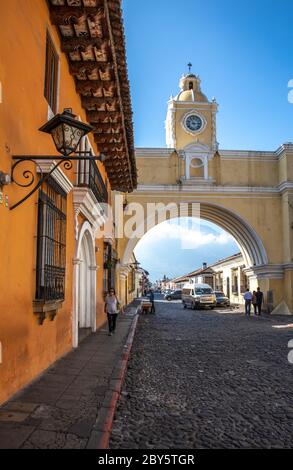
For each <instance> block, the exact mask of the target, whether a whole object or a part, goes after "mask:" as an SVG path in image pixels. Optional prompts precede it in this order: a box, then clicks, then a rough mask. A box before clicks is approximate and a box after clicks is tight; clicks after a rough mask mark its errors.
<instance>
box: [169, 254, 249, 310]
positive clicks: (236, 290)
mask: <svg viewBox="0 0 293 470" xmlns="http://www.w3.org/2000/svg"><path fill="white" fill-rule="evenodd" d="M186 283H191V284H209V285H210V286H211V287H212V288H213V289H214V290H215V291H221V292H224V293H225V295H226V296H227V297H228V298H229V299H230V301H231V303H232V304H243V303H244V298H243V294H244V293H245V291H246V290H247V289H248V288H249V287H250V286H249V278H248V277H247V276H246V274H245V263H244V259H243V256H242V255H241V253H237V254H235V255H233V256H229V257H228V258H225V259H222V260H219V261H217V262H216V263H213V264H211V265H209V266H208V265H207V263H203V265H202V267H201V268H198V269H196V270H195V271H193V272H191V273H188V274H186V275H184V276H181V277H178V278H176V279H173V281H172V287H173V288H175V289H176V288H177V289H179V288H183V286H184V284H186Z"/></svg>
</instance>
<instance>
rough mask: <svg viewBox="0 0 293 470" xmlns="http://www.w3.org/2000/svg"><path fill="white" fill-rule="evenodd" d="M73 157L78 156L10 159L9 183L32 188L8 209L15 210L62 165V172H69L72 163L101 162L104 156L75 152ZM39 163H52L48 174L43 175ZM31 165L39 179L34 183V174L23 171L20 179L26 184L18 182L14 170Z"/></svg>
mask: <svg viewBox="0 0 293 470" xmlns="http://www.w3.org/2000/svg"><path fill="white" fill-rule="evenodd" d="M74 155H78V156H74V157H71V156H67V157H62V156H60V155H58V156H52V155H47V156H46V155H30V156H24V155H17V156H14V157H12V159H13V161H14V163H13V165H12V168H11V181H12V182H13V183H15V184H16V185H17V186H20V187H21V188H30V187H31V186H33V185H34V184H35V185H34V187H33V189H32V190H31V191H30V192H29V193H28V194H27V195H26V196H25V197H23V198H22V199H21V200H20V201H18V202H17V203H15V204H13V205H12V206H11V207H10V210H14V209H16V208H17V207H18V206H20V205H21V204H23V203H24V202H25V201H27V199H29V198H30V197H31V196H32V195H33V194H34V193H35V192H36V191H37V190H38V189H39V188H40V187H41V185H42V184H43V183H45V182H46V181H47V180H48V179H49V178H50V176H51V175H52V174H53V173H54V171H56V170H57V169H58V168H59V167H60V166H61V165H63V167H64V170H71V169H72V167H73V163H72V162H74V161H90V160H95V161H97V160H99V161H103V158H105V157H104V156H100V157H96V156H95V155H93V154H92V152H91V151H87V152H75V154H74ZM40 161H51V162H52V163H53V162H54V165H53V167H52V168H51V169H50V171H49V172H46V173H44V172H43V170H42V168H41V166H40V164H39V162H40ZM28 162H30V163H33V164H34V165H35V167H36V168H38V170H39V173H40V177H39V178H38V180H37V181H36V177H35V174H34V173H33V171H32V170H28V169H26V170H24V171H23V172H22V178H23V179H24V180H27V182H26V183H24V182H20V181H19V180H18V179H17V178H16V177H15V170H16V169H17V168H18V167H19V166H20V165H21V164H25V163H28Z"/></svg>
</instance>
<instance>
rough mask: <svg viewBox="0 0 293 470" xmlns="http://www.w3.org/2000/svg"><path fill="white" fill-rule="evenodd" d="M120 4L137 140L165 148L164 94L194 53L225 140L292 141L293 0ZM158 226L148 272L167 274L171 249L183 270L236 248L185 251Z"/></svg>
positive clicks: (260, 145)
mask: <svg viewBox="0 0 293 470" xmlns="http://www.w3.org/2000/svg"><path fill="white" fill-rule="evenodd" d="M123 10H124V20H125V32H126V40H127V57H128V69H129V78H130V85H131V91H132V103H133V111H134V127H135V143H136V146H137V147H165V129H164V121H165V118H166V103H167V100H168V99H169V97H170V95H171V94H173V95H175V94H176V93H177V92H178V82H179V78H180V76H181V75H182V73H185V72H187V66H186V64H187V63H188V62H189V61H191V62H192V63H193V72H194V73H196V74H198V75H199V76H200V77H201V80H202V90H203V92H204V93H205V94H206V95H207V96H208V97H209V98H210V99H211V98H212V97H214V96H215V97H216V99H217V101H218V103H219V113H218V117H217V127H218V136H217V137H218V141H219V143H220V148H222V149H239V150H241V149H250V150H274V149H276V148H277V147H278V146H279V145H280V144H282V143H284V142H288V141H293V104H290V103H289V101H288V93H289V88H288V82H289V80H291V79H292V78H293V28H292V20H293V2H292V0H245V1H244V0H243V1H237V2H235V0H222V1H219V0H205V1H198V0H180V1H179V0H148V1H146V2H143V1H137V0H124V1H123ZM162 230H163V233H164V229H163V228H162ZM205 230H207V232H208V233H212V231H213V229H212V228H211V227H208V226H207V227H206V228H205ZM209 230H210V232H209ZM158 233H159V232H157V233H156V232H154V234H153V238H151V234H148V236H147V237H148V238H147V237H146V238H145V241H144V240H142V241H141V242H140V244H139V246H138V248H137V250H136V254H137V256H138V257H139V258H140V261H141V262H142V264H143V265H145V267H146V268H147V269H149V270H150V272H151V274H152V277H157V276H161V275H163V274H168V270H170V258H171V259H172V261H173V262H172V263H171V268H172V270H173V272H172V274H174V275H177V274H181V273H184V272H187V271H189V270H193V269H194V268H196V267H197V266H198V265H200V264H201V263H202V261H207V262H212V261H215V260H216V259H218V258H222V257H223V256H226V255H230V254H233V253H235V248H236V252H237V250H238V248H237V247H235V245H234V244H233V243H232V242H231V241H230V242H227V243H226V244H225V245H220V244H219V243H217V242H216V241H211V242H210V243H209V244H208V245H204V246H203V247H201V249H199V248H194V249H190V250H182V249H181V247H180V242H179V240H176V239H167V238H166V237H165V240H164V239H163V238H158ZM166 240H167V243H166ZM205 250H206V251H205ZM154 255H155V257H156V259H157V261H155V260H154ZM203 258H205V259H203Z"/></svg>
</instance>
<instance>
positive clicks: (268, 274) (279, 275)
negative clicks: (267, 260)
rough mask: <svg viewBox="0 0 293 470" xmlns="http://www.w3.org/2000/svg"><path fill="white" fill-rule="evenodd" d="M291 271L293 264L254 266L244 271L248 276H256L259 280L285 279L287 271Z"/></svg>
mask: <svg viewBox="0 0 293 470" xmlns="http://www.w3.org/2000/svg"><path fill="white" fill-rule="evenodd" d="M291 270H293V263H284V264H267V265H261V266H252V267H250V268H247V269H244V270H243V271H244V272H245V274H247V275H248V276H250V277H253V276H255V277H257V278H258V279H283V278H284V273H285V271H291Z"/></svg>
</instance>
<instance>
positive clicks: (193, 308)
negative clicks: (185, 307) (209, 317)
mask: <svg viewBox="0 0 293 470" xmlns="http://www.w3.org/2000/svg"><path fill="white" fill-rule="evenodd" d="M191 308H192V310H196V305H195V303H194V302H193V303H192V305H191Z"/></svg>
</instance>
